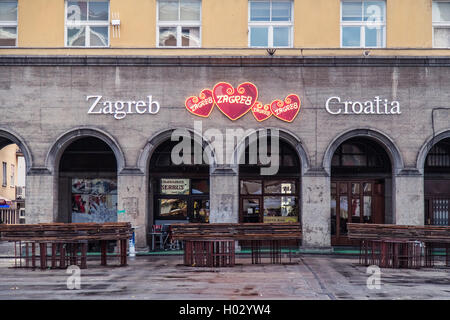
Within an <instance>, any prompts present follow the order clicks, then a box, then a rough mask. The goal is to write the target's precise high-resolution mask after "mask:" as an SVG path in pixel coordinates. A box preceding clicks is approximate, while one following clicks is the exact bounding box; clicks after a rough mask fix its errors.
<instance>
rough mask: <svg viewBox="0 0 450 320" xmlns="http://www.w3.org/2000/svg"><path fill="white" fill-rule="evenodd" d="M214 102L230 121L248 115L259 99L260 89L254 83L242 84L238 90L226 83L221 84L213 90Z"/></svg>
mask: <svg viewBox="0 0 450 320" xmlns="http://www.w3.org/2000/svg"><path fill="white" fill-rule="evenodd" d="M213 97H214V102H215V103H216V105H217V107H218V108H219V109H220V111H222V112H223V114H225V115H226V116H227V117H228V118H229V119H230V120H233V121H234V120H237V119H239V118H240V117H242V116H243V115H244V114H246V113H247V112H248V111H250V109H251V108H252V107H253V105H254V104H255V103H256V100H257V99H258V89H257V88H256V86H255V85H254V84H253V83H250V82H245V83H241V84H240V85H239V86H238V87H237V88H236V89H235V88H233V86H232V85H231V84H229V83H226V82H219V83H218V84H216V85H215V86H214V89H213Z"/></svg>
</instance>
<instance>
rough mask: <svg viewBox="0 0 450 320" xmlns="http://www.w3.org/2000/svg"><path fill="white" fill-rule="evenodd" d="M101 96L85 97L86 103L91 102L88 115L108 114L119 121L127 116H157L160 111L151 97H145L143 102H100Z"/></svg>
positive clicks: (156, 102)
mask: <svg viewBox="0 0 450 320" xmlns="http://www.w3.org/2000/svg"><path fill="white" fill-rule="evenodd" d="M102 99H103V96H100V95H93V96H86V101H89V100H91V103H92V104H91V106H90V107H89V110H88V112H87V113H88V114H109V115H113V116H114V118H115V119H117V120H120V119H123V118H125V117H126V116H127V115H128V114H133V113H136V114H146V113H147V114H157V113H158V112H159V109H160V104H159V102H158V101H155V100H153V97H152V96H147V98H146V99H145V100H138V101H134V100H116V101H110V100H102Z"/></svg>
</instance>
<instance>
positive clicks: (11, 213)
mask: <svg viewBox="0 0 450 320" xmlns="http://www.w3.org/2000/svg"><path fill="white" fill-rule="evenodd" d="M18 223H19V210H18V209H0V224H18Z"/></svg>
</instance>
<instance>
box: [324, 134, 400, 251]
mask: <svg viewBox="0 0 450 320" xmlns="http://www.w3.org/2000/svg"><path fill="white" fill-rule="evenodd" d="M392 167H393V166H392V163H391V160H390V156H389V154H388V152H386V150H385V148H384V147H383V146H382V145H381V144H380V143H379V142H377V141H375V140H374V139H372V138H370V137H361V136H357V137H351V138H348V139H346V140H345V141H343V142H342V143H340V144H339V145H338V146H337V148H336V149H335V151H334V153H333V157H332V159H331V170H330V171H331V185H330V191H331V244H332V245H350V244H353V243H352V242H351V241H350V240H349V239H348V238H347V223H380V224H383V223H392V222H393V219H394V217H393V207H392V203H393V201H392V185H393V182H392V171H393V169H392Z"/></svg>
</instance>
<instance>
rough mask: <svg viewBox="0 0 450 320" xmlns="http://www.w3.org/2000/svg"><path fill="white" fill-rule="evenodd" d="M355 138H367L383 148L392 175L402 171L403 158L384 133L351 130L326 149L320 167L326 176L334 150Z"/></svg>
mask: <svg viewBox="0 0 450 320" xmlns="http://www.w3.org/2000/svg"><path fill="white" fill-rule="evenodd" d="M355 137H362V138H369V139H372V140H374V141H376V142H378V143H379V144H380V145H381V146H382V147H383V148H384V150H385V151H386V153H387V154H388V156H389V159H390V160H391V164H392V173H393V174H398V173H399V172H400V171H401V170H402V169H403V158H402V156H401V154H400V151H399V149H398V148H397V146H396V145H395V143H394V142H393V140H392V139H391V138H389V137H388V136H386V135H385V134H384V133H381V132H379V131H375V130H373V129H353V130H350V131H347V132H345V133H343V134H341V135H340V136H338V137H337V138H335V139H334V140H333V141H332V142H331V143H330V144H329V146H328V148H327V149H326V151H325V154H324V157H323V162H322V166H323V168H324V169H325V171H326V172H327V173H328V175H331V159H332V158H333V155H334V153H335V151H336V149H337V148H338V147H339V146H340V145H341V144H342V143H343V142H345V141H347V140H348V139H350V138H355Z"/></svg>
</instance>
